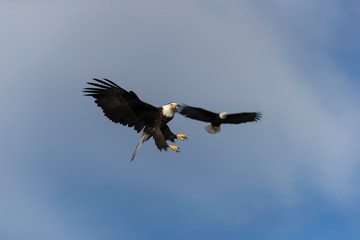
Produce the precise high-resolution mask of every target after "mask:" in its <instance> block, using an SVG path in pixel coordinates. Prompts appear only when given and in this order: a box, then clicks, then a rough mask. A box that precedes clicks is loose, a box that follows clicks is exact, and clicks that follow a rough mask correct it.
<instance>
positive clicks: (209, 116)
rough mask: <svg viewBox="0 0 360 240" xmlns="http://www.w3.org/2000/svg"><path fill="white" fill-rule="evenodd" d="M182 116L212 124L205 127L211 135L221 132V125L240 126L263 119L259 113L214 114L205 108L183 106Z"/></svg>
mask: <svg viewBox="0 0 360 240" xmlns="http://www.w3.org/2000/svg"><path fill="white" fill-rule="evenodd" d="M180 114H182V115H184V116H185V117H188V118H191V119H195V120H199V121H203V122H209V123H211V124H210V125H208V126H206V127H205V130H206V131H207V132H208V133H211V134H214V133H218V132H220V130H221V129H220V125H221V124H224V123H231V124H240V123H246V122H257V121H259V120H260V118H261V113H259V112H243V113H234V114H227V113H226V112H222V113H214V112H211V111H209V110H205V109H203V108H198V107H192V106H187V105H185V106H182V108H181V110H180Z"/></svg>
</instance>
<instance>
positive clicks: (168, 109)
mask: <svg viewBox="0 0 360 240" xmlns="http://www.w3.org/2000/svg"><path fill="white" fill-rule="evenodd" d="M178 108H179V104H177V103H169V104H166V105H164V106H162V114H163V115H164V116H166V117H170V118H171V117H174V115H175V112H177V110H178Z"/></svg>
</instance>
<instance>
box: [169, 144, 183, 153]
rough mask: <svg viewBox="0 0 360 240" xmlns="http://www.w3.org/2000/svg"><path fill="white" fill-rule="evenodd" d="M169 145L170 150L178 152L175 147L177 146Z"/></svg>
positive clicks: (177, 148)
mask: <svg viewBox="0 0 360 240" xmlns="http://www.w3.org/2000/svg"><path fill="white" fill-rule="evenodd" d="M169 147H170V148H171V149H172V150H174V151H175V152H180V150H179V147H177V146H173V145H169Z"/></svg>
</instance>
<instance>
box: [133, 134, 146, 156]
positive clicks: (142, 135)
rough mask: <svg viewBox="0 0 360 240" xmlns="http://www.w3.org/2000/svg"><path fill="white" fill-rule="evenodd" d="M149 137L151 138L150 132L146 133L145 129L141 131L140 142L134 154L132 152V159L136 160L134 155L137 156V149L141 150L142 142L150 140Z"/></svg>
mask: <svg viewBox="0 0 360 240" xmlns="http://www.w3.org/2000/svg"><path fill="white" fill-rule="evenodd" d="M149 138H150V135H149V134H147V133H144V131H143V132H142V133H141V136H140V139H139V142H138V143H137V145H136V148H135V151H134V152H133V154H132V158H131V161H132V160H134V157H135V155H136V153H137V151H138V150H139V148H140V146H141V144H143V142H145V141H146V140H148V139H149Z"/></svg>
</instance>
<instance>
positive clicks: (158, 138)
mask: <svg viewBox="0 0 360 240" xmlns="http://www.w3.org/2000/svg"><path fill="white" fill-rule="evenodd" d="M93 80H94V81H96V82H88V84H89V85H91V86H93V87H91V88H84V91H83V92H85V93H86V94H85V96H91V97H94V98H95V99H96V100H95V103H96V104H97V105H98V106H99V107H101V108H102V110H103V112H104V115H105V116H106V117H108V118H109V119H110V120H111V121H113V122H115V123H120V124H122V125H124V126H128V127H134V130H135V131H137V132H138V133H139V132H141V130H143V131H142V133H141V135H140V139H139V142H138V143H137V145H136V148H135V151H134V153H133V154H132V158H131V161H132V160H133V159H134V157H135V155H136V152H137V151H138V150H139V148H140V146H141V145H142V144H143V142H145V141H147V140H148V139H149V138H151V137H153V138H154V140H155V145H156V146H157V148H158V149H159V150H160V151H162V150H165V151H167V149H168V148H171V149H172V150H174V151H175V152H179V148H178V147H177V146H173V145H168V144H167V142H166V140H170V141H171V142H174V141H175V139H177V138H180V139H181V140H185V139H187V137H186V136H185V135H183V134H177V135H175V134H174V133H172V132H171V130H170V128H169V127H168V125H167V123H168V122H169V121H170V120H171V119H173V117H174V115H175V112H176V111H177V110H178V107H179V105H178V104H177V103H173V102H172V103H169V104H166V105H164V106H162V107H155V106H153V105H151V104H148V103H146V102H143V101H141V100H140V99H139V97H138V96H137V95H136V94H135V93H134V92H133V91H130V92H128V91H126V90H125V89H123V88H121V87H119V86H118V85H117V84H115V83H114V82H112V81H110V80H108V79H105V78H104V80H100V79H96V78H93Z"/></svg>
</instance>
